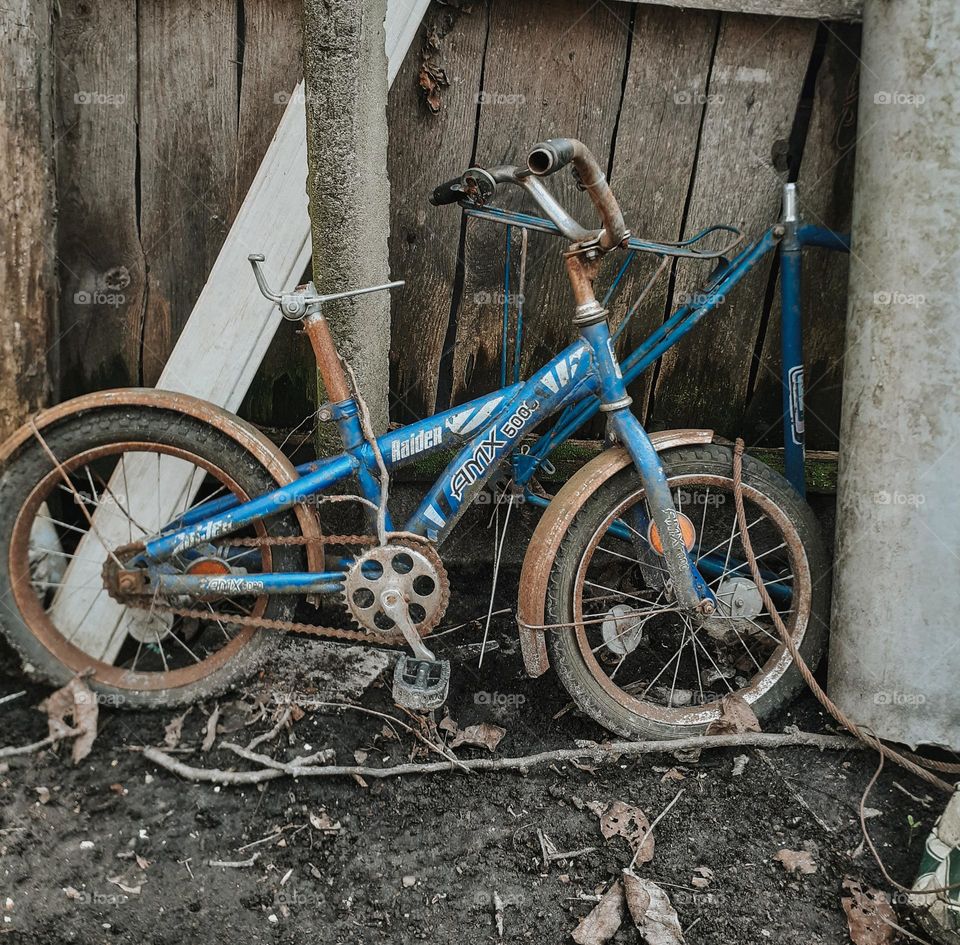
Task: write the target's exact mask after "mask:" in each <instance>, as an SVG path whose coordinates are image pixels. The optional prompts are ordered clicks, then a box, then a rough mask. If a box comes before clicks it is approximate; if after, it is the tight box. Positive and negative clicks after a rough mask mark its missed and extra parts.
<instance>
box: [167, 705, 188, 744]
mask: <svg viewBox="0 0 960 945" xmlns="http://www.w3.org/2000/svg"><path fill="white" fill-rule="evenodd" d="M192 711H193V706H190V708H189V709H187V711H186V712H184V713H183V715H178V716H177V717H176V718H175V719H171V720H170V721H169V722H168V723H167V724H166V726H165V727H164V729H163V744H164V745H165V746H166V747H167V748H176V747H177V745H179V744H180V736H181V735H182V734H183V723H184V722H185V721H186V719H187V716H188V715H189V714H190V713H191V712H192Z"/></svg>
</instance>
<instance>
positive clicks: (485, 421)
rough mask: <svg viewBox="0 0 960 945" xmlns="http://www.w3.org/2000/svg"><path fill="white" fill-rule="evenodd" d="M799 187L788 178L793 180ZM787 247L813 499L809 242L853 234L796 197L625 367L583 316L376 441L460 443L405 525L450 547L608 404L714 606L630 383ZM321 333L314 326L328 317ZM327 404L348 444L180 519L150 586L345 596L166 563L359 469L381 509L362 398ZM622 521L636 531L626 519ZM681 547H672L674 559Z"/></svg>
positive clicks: (312, 579)
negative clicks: (467, 397) (263, 489)
mask: <svg viewBox="0 0 960 945" xmlns="http://www.w3.org/2000/svg"><path fill="white" fill-rule="evenodd" d="M790 186H792V185H787V187H788V188H789V187H790ZM467 212H468V213H470V214H472V215H475V216H481V217H484V218H487V219H493V220H495V221H496V222H500V223H503V224H506V225H516V226H526V227H528V228H532V229H539V230H543V231H545V232H559V230H558V229H557V227H556V226H555V225H554V224H553V223H551V222H550V221H548V220H544V219H541V218H538V217H531V216H529V215H527V214H519V213H511V212H508V211H503V210H498V209H493V208H484V209H482V210H478V209H470V208H468V209H467ZM634 244H636V245H634ZM651 245H653V246H657V245H659V244H647V243H644V242H643V241H640V240H635V239H633V238H631V240H630V241H629V242H628V243H627V246H628V248H635V249H647V248H648V247H649V246H651ZM778 246H779V247H780V251H781V292H782V302H783V305H782V313H783V314H782V318H783V329H782V339H783V340H782V362H783V363H782V383H783V402H784V417H785V424H784V427H785V429H784V434H785V442H784V447H785V460H786V470H787V478H788V479H789V480H790V482H791V483H792V484H793V485H794V487H795V488H796V489H797V491H798V492H800V493H801V495H802V494H803V492H804V477H803V468H804V467H803V460H804V425H803V360H802V339H801V319H800V314H801V305H800V302H801V299H800V282H801V258H802V251H803V249H804V248H805V247H808V246H815V247H823V248H827V249H831V250H837V251H849V239H848V238H847V237H846V236H842V235H838V234H835V233H833V232H832V231H830V230H827V229H824V228H822V227H816V226H808V225H805V224H802V223H800V221H799V220H798V219H797V216H796V212H795V201H792V200H791V199H788V198H787V197H786V195H785V213H784V220H783V221H782V222H780V223H778V224H776V225H774V226H772V227H770V228H769V229H768V230H767V231H766V232H765V233H764V234H763V235H762V236H761V237H760V238H759V239H758V240H756V241H755V242H753V243H752V244H750V245H749V246H747V247H745V248H744V249H742V250H741V251H740V252H739V253H738V254H737V255H736V256H735V257H734V258H733V259H731V260H729V261H728V262H727V263H726V265H724V266H722V268H721V269H720V270H718V272H717V273H716V274H715V275H714V277H713V278H712V279H711V281H710V282H709V283H708V285H707V286H706V287H705V289H704V291H703V293H702V294H700V295H699V296H697V298H696V304H691V305H685V306H683V307H681V308H680V309H677V310H676V311H675V312H674V313H673V314H672V315H671V316H670V317H669V318H668V319H667V321H666V322H664V324H663V325H661V326H660V327H659V328H657V329H656V330H655V331H653V332H652V333H651V334H650V335H649V337H648V338H646V340H644V341H643V342H642V343H641V344H640V345H639V346H638V347H637V348H636V349H634V350H633V351H632V352H630V354H629V355H628V356H626V357H625V358H624V359H623V361H622V362H617V360H616V359H615V357H614V355H613V348H612V336H611V334H610V330H609V327H608V324H607V322H606V319H605V318H602V319H600V320H598V321H595V322H594V323H592V324H589V325H582V326H581V337H580V338H578V339H577V340H576V341H575V342H573V343H572V344H571V345H569V346H568V347H567V348H565V349H564V350H563V351H562V352H561V353H560V354H558V355H557V356H556V357H555V358H554V359H553V360H552V361H550V362H549V363H548V364H546V365H544V366H543V367H542V368H540V370H538V371H537V372H535V373H534V374H533V376H532V377H530V378H529V379H528V380H526V381H523V382H519V381H518V382H516V383H514V384H512V385H509V386H504V387H502V388H501V389H499V390H496V391H493V392H492V393H490V394H487V395H484V396H482V397H478V398H477V399H475V400H472V401H470V402H469V403H467V404H463V405H460V406H457V407H453V408H451V409H449V410H447V411H444V412H443V413H440V414H436V415H434V416H432V417H429V418H426V419H424V420H421V421H418V422H416V423H413V424H410V425H408V426H405V427H402V428H400V429H397V430H392V431H390V432H388V433H386V434H384V435H383V436H380V437H378V438H377V440H376V443H377V446H378V448H379V452H380V453H381V456H382V460H383V462H384V464H385V466H386V468H387V469H388V470H389V471H392V470H394V469H397V468H400V467H402V466H405V465H407V464H409V463H412V462H414V461H417V460H420V459H422V458H424V457H426V456H428V455H430V454H432V453H436V452H438V451H440V450H449V449H451V448H453V449H456V450H457V452H456V455H455V456H454V458H453V459H452V460H451V461H450V462H449V464H448V465H447V467H446V468H445V470H444V471H443V473H441V475H440V476H439V477H438V479H437V480H436V482H435V483H434V484H433V485H432V486H431V487H430V489H429V490H428V491H427V493H426V495H425V496H424V497H423V500H422V501H421V503H420V505H419V506H418V508H417V509H416V511H415V512H414V513H413V515H412V516H411V517H410V519H409V520H408V521H407V522H406V523H405V524H404V526H403V528H404V530H406V531H408V532H412V533H414V534H417V535H422V536H423V537H425V538H426V539H428V540H430V541H433V542H437V543H441V542H442V541H443V540H444V539H445V538H446V537H447V535H449V533H450V531H451V530H452V529H453V528H454V527H455V525H456V523H457V521H458V520H459V518H460V517H461V515H462V514H463V513H464V511H465V510H466V508H467V507H468V506H469V505H470V503H471V502H472V501H473V499H474V498H475V497H476V496H477V495H478V493H479V492H480V491H481V490H482V489H483V488H484V487H485V486H486V484H487V483H488V482H489V480H490V478H491V477H492V476H493V475H494V473H495V472H496V471H497V469H498V468H499V466H500V465H501V463H502V462H503V461H504V460H505V459H507V458H508V457H509V458H511V460H512V467H513V469H512V472H513V478H514V481H515V482H516V484H517V485H518V486H520V487H529V485H530V482H531V480H532V479H533V477H534V475H535V474H536V472H537V470H538V469H539V468H540V467H541V466H543V465H544V464H545V463H547V462H548V460H549V456H550V454H551V453H552V452H553V451H554V450H555V449H556V448H557V446H559V445H560V444H561V443H562V442H564V441H565V440H566V439H568V438H569V437H570V436H571V435H572V434H573V433H574V432H576V430H577V429H578V428H580V427H581V426H583V424H585V423H586V422H587V421H589V420H590V419H591V418H592V417H594V416H595V415H596V414H597V412H598V411H601V410H604V411H605V412H606V413H607V416H608V421H609V423H610V427H611V429H612V432H613V433H614V434H615V435H616V437H617V438H618V439H619V440H620V441H621V442H622V443H623V444H624V445H625V446H626V447H627V449H628V451H629V452H630V454H631V457H632V458H633V460H634V463H635V465H636V467H637V470H638V472H639V474H640V477H641V479H642V481H643V484H644V487H645V489H646V492H647V495H648V498H649V502H648V504H649V506H650V508H651V518H652V519H653V520H654V523H655V524H656V525H657V527H658V529H660V530H661V532H660V533H661V534H664V535H666V536H667V541H666V543H665V544H666V549H667V551H668V556H667V557H668V560H667V561H666V563H667V567H668V570H669V571H670V573H671V576H673V577H674V578H675V583H676V584H677V585H678V586H677V593H678V598H679V599H680V600H681V602H682V603H684V604H685V605H687V606H690V607H696V606H698V605H699V604H700V603H701V602H703V601H711V602H713V603H715V600H714V598H713V594H712V592H711V591H710V589H709V587H708V584H707V581H706V580H705V579H704V576H703V574H704V573H706V574H707V575H708V576H710V575H711V574H713V573H715V567H714V565H715V563H714V562H712V561H711V560H710V559H709V556H706V557H705V558H702V559H700V560H699V561H698V562H697V563H696V564H695V563H694V560H693V558H692V557H691V555H690V553H689V552H687V551H686V549H685V548H684V546H683V541H682V538H681V537H680V532H679V525H678V523H677V518H676V511H675V509H674V508H673V500H672V497H671V494H670V491H669V487H668V486H667V483H666V479H665V477H664V474H663V470H662V468H661V466H660V463H659V459H658V457H657V453H656V451H655V450H654V448H653V446H652V444H651V442H650V439H649V437H648V436H647V435H646V432H645V431H644V430H643V428H642V426H641V425H640V423H639V422H638V421H637V420H636V418H635V417H634V416H633V414H632V413H631V412H630V410H629V402H630V400H629V397H627V396H626V386H627V385H628V384H629V383H630V382H631V381H633V380H634V379H635V378H637V377H638V376H639V375H640V374H641V373H642V372H643V371H645V370H646V369H647V368H648V367H650V366H651V365H652V364H653V363H654V362H655V361H656V360H657V359H658V358H659V357H660V356H661V355H663V353H664V352H665V351H667V350H668V349H669V348H671V347H672V346H673V345H675V344H676V343H677V342H678V341H679V340H680V339H681V338H683V337H684V336H685V335H686V334H687V333H688V332H689V331H691V330H692V329H693V327H694V326H695V325H697V324H698V323H699V322H700V321H701V319H703V318H704V317H705V316H706V315H708V314H709V313H710V312H712V311H714V310H715V309H716V308H717V307H718V306H719V305H720V304H721V302H722V300H723V298H724V297H725V296H726V295H727V294H728V293H729V292H730V291H731V290H732V289H733V288H734V287H735V286H736V285H737V284H738V283H739V282H740V280H741V279H743V278H744V276H745V275H746V274H747V273H748V272H750V271H751V270H752V269H753V268H754V267H755V266H757V265H758V264H759V262H760V261H761V260H762V259H763V258H764V257H765V256H766V255H767V254H768V253H770V252H772V251H774V250H775V249H776V248H777V247H778ZM620 275H622V270H621V273H620ZM618 279H619V276H618ZM313 328H314V329H315V330H316V329H317V326H316V325H314V326H313ZM307 331H308V334H310V335H311V341H313V342H314V349H315V351H316V352H317V359H318V365H319V366H320V367H321V369H322V368H323V366H324V364H323V362H322V361H321V357H322V356H324V357H329V347H327V348H322V347H321V346H320V345H318V342H317V340H316V337H315V336H314V334H313V333H311V325H310V323H309V320H308V325H307ZM324 331H326V328H325V325H324ZM329 389H330V386H329V385H328V390H329ZM329 409H330V413H331V418H332V419H333V420H334V421H335V422H336V423H337V425H338V427H339V431H340V435H341V438H342V441H343V444H344V452H342V453H340V454H339V455H337V456H333V457H330V458H327V459H321V460H317V461H314V462H311V463H306V464H303V465H301V466H299V467H298V468H297V471H298V473H299V474H300V478H299V479H297V480H296V481H295V482H293V483H291V484H290V485H287V486H284V487H282V488H280V489H276V490H274V491H272V492H270V493H267V494H265V495H262V496H259V497H256V498H254V499H252V500H250V501H247V502H243V503H239V502H238V501H237V500H236V499H234V498H232V497H228V498H225V499H221V500H216V501H211V502H207V503H204V504H202V505H200V506H198V507H196V508H194V509H192V510H191V511H190V512H189V513H187V514H186V515H184V516H181V517H180V518H179V519H177V520H175V521H173V522H171V523H169V524H168V525H167V526H166V527H165V528H164V529H163V530H162V531H161V534H160V536H159V537H157V538H155V539H153V540H151V541H149V542H147V543H146V546H145V550H144V552H143V553H142V556H141V559H140V560H141V561H142V563H144V564H146V565H147V568H148V573H149V575H150V580H151V583H155V584H156V585H157V586H158V587H159V588H160V589H162V590H164V591H167V592H174V593H187V594H191V595H204V594H211V593H213V594H216V593H224V592H229V593H233V594H257V595H259V594H265V593H266V594H271V593H284V594H289V593H309V594H328V593H339V592H341V591H342V581H343V578H344V576H345V573H344V571H343V570H334V571H329V572H305V573H266V574H256V575H251V576H249V577H248V576H244V575H231V576H229V577H222V576H207V575H182V574H175V575H174V574H166V573H164V572H163V571H162V570H161V569H160V568H159V567H157V565H158V564H160V563H161V562H163V561H164V560H165V559H167V558H169V557H170V556H172V555H175V554H184V553H189V552H191V550H192V549H198V550H201V551H202V546H204V545H205V544H207V543H209V542H211V541H213V540H215V539H219V538H221V537H223V536H225V535H228V534H230V533H231V532H233V531H236V530H238V529H240V528H243V527H244V526H247V525H249V524H251V523H253V522H256V521H258V520H260V519H263V518H266V517H268V516H270V515H273V514H276V513H277V512H280V511H282V510H284V509H287V508H290V507H291V506H293V505H294V504H295V503H299V502H309V501H311V499H312V498H313V497H315V496H317V495H318V494H319V493H321V492H323V491H324V490H326V489H328V488H329V487H330V486H332V485H334V484H336V483H339V482H341V481H343V480H345V479H347V478H350V477H355V478H356V480H357V483H358V485H359V487H360V494H361V495H362V496H363V497H364V498H365V499H366V500H367V501H368V502H369V503H372V504H374V505H376V504H377V503H378V502H379V500H380V485H379V480H378V472H379V470H378V465H377V457H376V455H375V453H374V450H373V449H372V448H371V446H370V444H369V443H368V442H367V441H366V440H365V438H364V436H363V431H362V427H361V423H360V419H359V416H358V407H357V404H356V401H355V400H354V399H353V397H352V396H346V397H343V398H342V399H340V400H338V401H337V402H336V403H333V404H331V405H330V408H329ZM551 417H556V418H557V419H556V422H555V423H554V425H553V426H552V428H550V429H549V430H548V431H547V432H545V433H543V434H542V435H541V436H540V437H539V439H538V440H537V441H536V443H535V444H534V445H533V446H532V447H531V448H530V449H529V450H521V449H519V447H520V444H521V442H522V441H523V440H524V438H525V437H527V436H528V435H529V434H531V433H532V432H533V431H534V430H535V428H537V427H538V426H539V425H540V424H541V423H543V422H544V421H545V420H547V419H549V418H551ZM526 496H527V498H528V499H529V500H530V501H531V502H533V503H534V504H539V505H547V504H549V500H547V499H544V498H542V497H540V496H537V495H536V494H535V493H533V492H531V491H530V489H529V488H527V489H526ZM617 524H618V523H615V527H616V525H617ZM640 524H641V525H642V524H644V523H642V522H641V523H640ZM647 524H648V523H647ZM623 527H624V529H627V528H628V526H626V525H624V526H623ZM386 528H387V530H388V531H392V530H393V528H394V525H393V522H392V521H391V519H390V516H389V513H388V515H387V521H386ZM627 537H629V532H628V533H627ZM670 555H672V556H673V559H672V560H671V559H670ZM678 576H679V580H677V577H678ZM770 590H771V592H772V593H773V594H774V595H775V596H778V595H779V596H782V595H783V594H786V595H789V590H788V589H786V588H778V586H777V585H775V584H774V585H771V587H770Z"/></svg>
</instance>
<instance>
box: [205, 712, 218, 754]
mask: <svg viewBox="0 0 960 945" xmlns="http://www.w3.org/2000/svg"><path fill="white" fill-rule="evenodd" d="M219 721H220V705H219V704H217V705H215V706H214V707H213V711H212V712H211V713H210V715H209V716H208V717H207V727H206V730H205V732H204V736H203V742H201V744H200V751H202V752H204V753H206V752H208V751H210V749H211V748H213V743H214V742H215V741H216V740H217V722H219Z"/></svg>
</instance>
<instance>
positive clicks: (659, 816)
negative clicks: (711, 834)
mask: <svg viewBox="0 0 960 945" xmlns="http://www.w3.org/2000/svg"><path fill="white" fill-rule="evenodd" d="M683 792H684V788H680V790H679V791H677V793H676V794H674V795H673V800H672V801H671V802H670V803H669V804H667V806H666V807H664V809H663V810H662V811H660V813H659V814H657V816H656V817H655V818H654V820H653V823H652V824H650V826H649V827H647V829H646V830H645V831H644V832H643V836H642V837H641V838H640V842H639V843H638V844H637V848H636V850H635V852H634V854H633V859H632V860H631V861H630V866H629V867H627V868H628V869H631V870H632V869H633V866H634V864H635V863H636V862H637V857H638V856H640V851H641V850H642V849H643V845H644V844H645V843H646V842H647V837H649V836H651V835H652V834H653V828H654V827H656V826H657V824H659V823H660V821H661V820H663V818H664V817H666V816H667V813H668V812H669V811H670V808H671V807H673V805H674V804H676V803H677V801H679V800H680V795H681V794H683Z"/></svg>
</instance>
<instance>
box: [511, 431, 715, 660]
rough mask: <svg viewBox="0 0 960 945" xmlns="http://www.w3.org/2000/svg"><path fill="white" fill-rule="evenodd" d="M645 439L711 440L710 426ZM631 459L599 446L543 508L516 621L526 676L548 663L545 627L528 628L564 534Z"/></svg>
mask: <svg viewBox="0 0 960 945" xmlns="http://www.w3.org/2000/svg"><path fill="white" fill-rule="evenodd" d="M650 441H651V442H652V443H653V446H654V448H655V449H656V450H657V451H658V452H661V451H663V450H666V449H672V448H673V447H675V446H691V445H695V444H705V443H710V442H712V441H713V430H663V431H660V432H659V433H651V434H650ZM631 463H632V460H631V459H630V454H629V453H628V452H627V451H626V450H625V449H624V448H623V447H621V446H618V447H615V448H614V449H609V450H604V451H603V452H602V453H601V454H600V455H599V456H597V457H595V458H594V459H592V460H591V461H590V462H589V463H587V464H586V465H585V466H583V467H582V468H580V469H579V470H577V472H576V473H574V475H573V476H571V477H570V479H569V480H568V481H567V483H566V484H565V485H564V487H563V488H562V489H561V490H560V491H559V492H558V493H557V495H556V496H555V498H554V499H553V501H552V502H551V503H550V506H549V507H548V508H547V510H546V511H545V512H544V513H543V515H542V517H541V518H540V522H539V524H538V525H537V528H536V530H535V531H534V533H533V537H532V538H531V539H530V544H529V546H528V547H527V553H526V555H525V556H524V559H523V568H522V570H521V572H520V595H519V599H518V603H517V623H518V624H519V632H520V649H521V651H522V652H523V665H524V667H525V668H526V670H527V674H528V675H530V676H542V675H543V674H544V673H545V672H546V671H547V670H548V669H549V668H550V659H549V657H548V656H547V644H546V639H545V637H544V631H542V630H534V629H531V628H532V627H538V626H542V625H543V624H544V623H545V608H546V598H547V583H548V581H549V580H550V572H551V571H552V570H553V563H554V561H555V560H556V557H557V551H558V549H559V548H560V542H561V541H562V540H563V536H564V535H565V534H566V533H567V530H568V529H569V528H570V524H571V522H572V521H573V518H574V517H575V516H576V515H577V513H578V512H579V511H580V509H581V508H583V506H584V504H585V503H586V501H587V500H588V499H589V498H590V496H592V495H593V494H594V492H596V490H597V489H598V488H599V487H600V486H601V485H602V484H603V483H604V482H606V481H607V480H608V479H609V478H610V477H611V476H613V475H615V474H616V473H618V472H620V470H621V469H623V468H625V467H626V466H629V465H630V464H631Z"/></svg>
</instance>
